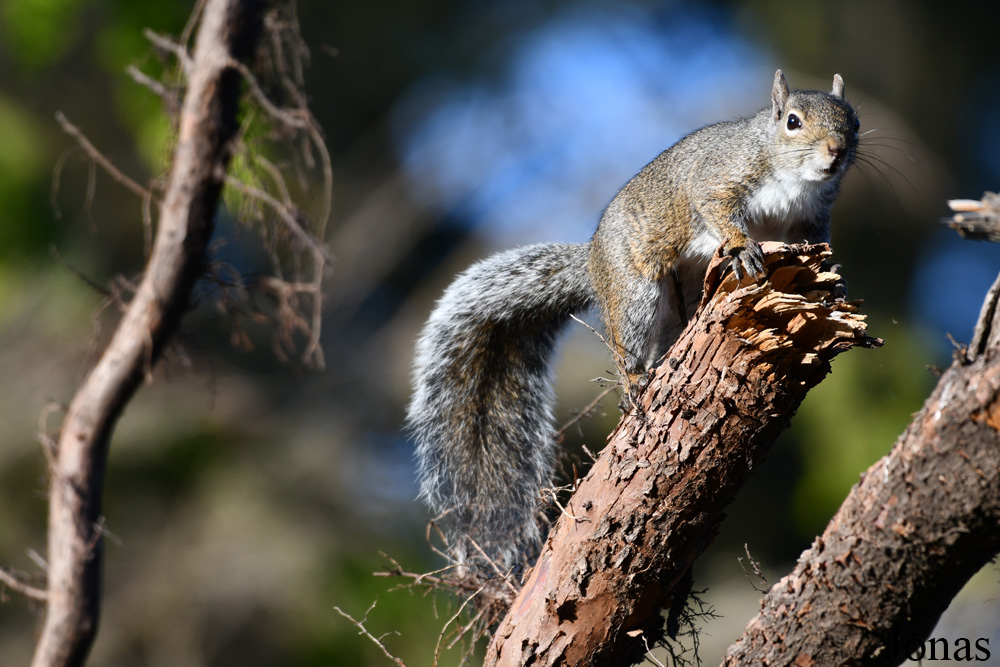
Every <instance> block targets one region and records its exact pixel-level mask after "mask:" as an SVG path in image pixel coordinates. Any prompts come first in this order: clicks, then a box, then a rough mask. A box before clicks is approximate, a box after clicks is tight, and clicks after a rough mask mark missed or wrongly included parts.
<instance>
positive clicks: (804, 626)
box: [724, 209, 1000, 667]
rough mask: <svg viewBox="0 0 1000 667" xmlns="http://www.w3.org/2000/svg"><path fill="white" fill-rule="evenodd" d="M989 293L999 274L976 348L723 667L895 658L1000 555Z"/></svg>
mask: <svg viewBox="0 0 1000 667" xmlns="http://www.w3.org/2000/svg"><path fill="white" fill-rule="evenodd" d="M966 210H967V209H966ZM994 220H995V219H994ZM998 298H1000V277H998V278H997V282H996V283H995V284H994V286H993V289H991V290H990V292H989V294H988V295H987V298H986V301H985V303H984V305H983V309H982V313H981V315H980V320H979V323H978V324H977V326H976V335H975V337H974V341H973V344H972V345H971V346H970V347H969V349H968V350H967V351H965V352H957V353H956V355H955V356H956V358H955V360H954V362H953V363H952V365H951V367H949V368H948V370H947V371H945V373H944V374H943V375H942V376H941V378H940V380H939V381H938V385H937V387H936V388H935V390H934V392H933V393H932V394H931V396H930V398H928V399H927V402H926V403H925V404H924V407H923V409H922V410H921V411H920V412H919V413H918V414H917V415H916V417H915V418H914V419H913V421H912V423H911V424H910V426H909V427H908V428H907V429H906V431H905V432H904V433H903V435H902V436H901V437H900V438H899V440H898V441H897V442H896V445H895V446H894V447H893V449H892V452H890V453H889V454H888V455H887V456H885V457H884V458H883V459H882V460H880V461H878V462H877V463H875V464H874V465H873V466H872V467H871V468H869V469H868V471H867V472H866V473H865V474H864V475H863V476H862V479H861V481H860V482H859V483H858V484H857V485H856V486H855V487H854V488H853V489H852V490H851V493H850V495H849V496H848V498H847V500H845V501H844V504H843V505H842V506H841V508H840V510H839V511H838V512H837V514H836V515H835V516H834V518H833V520H832V521H831V522H830V524H829V525H828V526H827V528H826V530H825V531H824V533H823V535H822V536H820V537H818V538H817V539H816V541H815V542H814V543H813V546H812V547H811V548H810V549H809V550H807V551H806V552H805V553H803V554H802V556H801V557H800V558H799V562H798V565H797V566H796V568H795V570H794V571H793V572H792V573H791V574H789V575H788V576H786V577H785V578H784V579H782V580H781V581H779V582H778V583H777V584H776V585H775V586H774V587H773V588H772V589H771V591H770V593H769V594H768V595H767V597H766V598H765V599H764V601H763V605H762V607H761V610H760V612H759V613H758V614H757V616H756V617H754V619H753V620H752V621H751V622H750V624H749V625H748V626H747V628H746V630H745V632H744V634H743V636H742V637H741V638H740V639H739V641H737V643H736V644H734V645H733V646H732V647H731V648H730V650H729V654H728V655H727V656H726V659H725V663H724V664H725V665H732V666H735V665H761V664H768V665H797V666H801V667H808V666H809V665H817V666H818V665H841V664H851V665H866V666H876V665H897V664H900V663H901V662H903V661H905V660H906V659H907V656H909V655H910V654H911V653H912V649H915V648H917V647H918V646H919V645H920V643H922V642H923V641H924V640H925V639H926V638H927V636H928V634H929V633H930V631H931V630H932V629H933V627H934V624H935V623H936V622H937V620H938V618H939V617H940V616H941V613H942V612H943V611H944V610H945V608H946V607H947V606H948V604H949V603H950V602H951V600H952V598H954V596H955V595H956V594H957V593H958V591H959V589H960V588H961V587H962V586H963V585H964V584H965V582H966V581H968V579H969V578H970V577H971V576H972V575H973V574H975V573H976V572H977V571H978V570H979V569H980V568H981V567H982V566H983V565H985V564H986V563H987V562H989V561H990V560H991V559H992V558H994V557H995V556H996V554H997V553H998V552H1000V456H998V452H1000V308H998V307H997V304H998Z"/></svg>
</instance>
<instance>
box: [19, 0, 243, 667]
mask: <svg viewBox="0 0 1000 667" xmlns="http://www.w3.org/2000/svg"><path fill="white" fill-rule="evenodd" d="M259 18H260V16H259V6H257V5H256V4H255V3H253V2H249V1H247V2H241V1H240V0H210V2H208V4H207V5H206V7H205V11H204V16H203V20H202V23H201V27H200V30H199V34H198V38H197V44H196V47H195V54H194V57H193V60H192V61H191V65H190V68H189V70H188V71H189V73H190V79H189V85H188V89H187V94H186V96H185V99H184V105H183V111H182V114H183V120H182V122H181V123H180V124H179V128H180V136H179V138H178V143H177V147H176V150H175V153H174V164H173V168H172V173H171V177H170V180H169V184H168V187H167V191H166V196H165V197H164V200H163V203H162V207H161V213H160V226H159V229H158V231H157V235H156V241H155V243H154V246H153V251H152V255H151V257H150V260H149V264H148V266H147V269H146V272H145V275H144V276H143V279H142V282H141V283H140V285H139V289H138V291H137V292H136V294H135V296H134V297H133V299H132V300H131V302H130V303H129V306H128V308H127V310H126V312H125V315H124V317H123V318H122V320H121V322H120V323H119V325H118V328H117V329H116V331H115V334H114V336H113V337H112V340H111V342H110V343H109V345H108V347H107V349H106V350H105V352H104V354H103V355H102V356H101V358H100V360H99V361H98V363H97V365H96V366H95V367H94V368H93V369H92V370H91V372H90V373H89V374H88V376H87V378H86V379H85V380H84V382H83V384H82V386H81V387H80V388H79V390H78V391H77V393H76V395H75V396H74V398H73V401H72V402H71V403H70V407H69V410H68V412H67V414H66V418H65V420H64V421H63V426H62V431H61V433H60V437H59V445H58V448H57V452H56V460H55V462H54V467H53V469H52V482H51V491H50V496H49V525H48V605H47V608H46V614H45V623H44V625H43V628H42V632H41V635H40V637H39V640H38V645H37V647H36V650H35V656H34V660H33V662H32V665H33V667H52V666H56V665H60V666H61V665H81V664H83V662H84V661H85V660H86V656H87V654H88V653H89V651H90V647H91V644H92V643H93V639H94V635H95V633H96V629H97V623H98V617H99V614H100V598H101V590H100V582H101V569H102V565H103V563H102V561H103V559H102V556H103V541H102V539H101V538H102V533H103V524H102V521H101V495H102V494H101V486H102V483H103V478H104V472H105V467H106V462H107V455H108V447H109V441H110V437H111V433H112V431H113V429H114V425H115V422H116V421H117V419H118V417H119V415H121V413H122V411H123V410H124V407H125V404H126V403H127V402H128V400H129V399H130V398H131V397H132V395H133V394H134V392H135V390H136V389H137V388H138V386H139V383H140V382H141V381H142V379H143V377H144V375H145V374H146V373H148V372H149V369H150V367H151V365H152V363H153V361H154V360H155V359H156V358H157V357H158V356H159V354H160V352H161V351H162V349H163V347H164V345H165V344H166V342H167V340H168V338H169V336H170V335H171V334H172V333H173V331H174V330H175V329H176V327H177V325H178V323H179V321H180V318H181V316H182V315H183V313H184V312H185V311H186V309H187V308H188V306H189V299H190V295H191V292H192V290H193V288H194V285H195V282H196V281H197V279H198V277H199V276H200V275H201V273H202V270H203V268H204V253H205V246H206V244H207V242H208V239H209V238H210V237H211V233H212V229H213V217H214V213H215V209H216V204H217V201H218V197H219V192H220V190H221V186H222V177H223V174H225V171H226V167H227V165H228V162H229V159H230V152H231V146H230V144H229V139H230V138H231V137H232V136H233V134H234V132H235V129H236V122H235V120H236V118H235V115H236V110H237V104H236V100H237V98H238V95H239V91H240V79H239V75H238V74H237V73H236V72H234V71H233V70H232V69H231V68H230V67H229V62H230V61H231V60H232V59H233V58H241V57H245V56H246V55H248V54H249V53H250V52H251V50H252V48H253V44H254V41H255V39H256V33H257V29H258V27H259ZM155 41H157V40H155V39H154V42H155ZM181 53H182V51H181ZM64 120H65V119H64V118H62V117H61V116H60V122H61V123H62V124H63V127H64V128H65V129H66V131H67V132H69V133H70V134H71V135H73V136H74V137H76V138H77V140H78V141H79V142H80V144H81V146H83V147H84V150H87V152H88V154H90V156H91V157H92V158H93V159H94V160H95V162H97V163H100V164H102V166H104V167H105V169H106V170H108V167H107V165H105V164H103V162H102V159H101V158H100V157H99V156H100V154H99V153H98V152H97V151H96V150H94V149H93V147H92V145H90V143H89V142H87V141H86V140H85V139H84V138H83V136H82V134H80V133H79V131H78V130H76V128H75V126H72V125H71V124H69V123H68V121H67V122H63V121H64ZM88 147H89V149H88ZM104 162H106V161H104ZM108 171H109V173H113V171H112V170H108ZM121 182H123V183H125V184H126V185H127V187H129V188H130V189H132V190H133V191H134V192H136V193H137V194H140V195H141V196H143V197H145V196H147V191H146V189H145V188H142V187H141V186H138V185H137V184H136V183H135V182H134V181H131V179H125V178H122V179H121Z"/></svg>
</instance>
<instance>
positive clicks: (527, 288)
mask: <svg viewBox="0 0 1000 667" xmlns="http://www.w3.org/2000/svg"><path fill="white" fill-rule="evenodd" d="M859 127H860V124H859V122H858V117H857V113H856V112H855V110H854V109H853V108H852V107H851V105H850V104H849V103H848V102H846V101H845V99H844V80H843V79H842V78H841V76H840V75H839V74H835V75H834V77H833V87H832V89H831V91H830V92H829V93H826V92H821V91H815V90H805V91H802V90H796V91H793V92H789V89H788V84H787V83H786V81H785V77H784V74H783V73H782V71H781V70H780V69H779V70H777V72H775V75H774V83H773V86H772V88H771V106H770V107H769V108H764V109H762V110H761V111H760V112H758V113H757V114H755V115H753V116H749V117H746V118H739V119H736V120H732V121H726V122H721V123H716V124H713V125H708V126H706V127H703V128H701V129H699V130H697V131H695V132H693V133H691V134H689V135H687V136H686V137H684V138H683V139H681V140H680V141H678V142H677V143H676V144H674V145H673V146H671V147H670V148H668V149H666V150H665V151H663V152H662V153H660V154H659V155H658V156H657V157H656V158H655V159H654V160H653V161H652V162H650V163H649V164H647V165H646V166H645V167H644V168H643V169H642V170H641V171H640V172H639V173H638V174H636V175H635V176H634V177H633V178H632V179H631V180H630V181H628V183H626V184H625V186H624V187H622V188H621V190H620V191H619V192H618V193H617V195H615V197H614V198H613V199H612V200H611V203H610V204H608V206H607V208H606V209H605V210H604V213H603V215H602V216H601V218H600V222H599V223H598V226H597V230H596V232H595V233H594V235H593V237H592V239H591V240H590V242H589V243H586V244H560V243H542V244H537V245H531V246H526V247H522V248H517V249H513V250H508V251H505V252H501V253H498V254H496V255H493V256H492V257H489V258H487V259H485V260H483V261H481V262H479V263H477V264H475V265H473V266H472V267H471V268H469V269H468V270H466V271H465V272H464V273H462V274H461V275H459V276H458V278H456V279H455V281H454V282H453V283H452V284H451V286H450V287H448V288H447V290H446V291H445V292H444V295H443V296H442V297H441V299H440V300H439V301H438V302H437V304H436V305H435V307H434V310H433V312H432V313H431V315H430V318H429V319H428V321H427V324H426V325H425V326H424V329H423V331H422V332H421V334H420V336H419V338H418V340H417V345H416V353H415V360H414V387H415V390H414V394H413V398H412V400H411V403H410V405H409V409H408V413H407V426H408V428H409V430H410V432H411V433H412V434H413V435H414V438H415V441H416V457H417V466H418V475H419V478H420V485H421V496H422V497H423V499H424V500H425V501H427V502H428V503H429V504H430V506H431V508H432V509H433V510H434V511H436V512H439V513H447V514H448V516H449V521H450V526H451V527H450V529H449V530H448V531H447V536H448V541H449V545H450V546H449V548H450V550H451V556H452V557H453V558H454V559H455V560H456V562H458V563H460V564H462V563H480V564H482V563H483V558H482V557H483V556H485V557H486V558H487V559H489V560H492V561H493V566H494V567H502V568H505V569H509V568H513V567H517V566H519V565H522V564H523V562H524V561H523V560H522V559H524V558H525V557H526V556H527V555H529V554H531V553H532V552H533V551H535V550H537V548H538V547H539V545H540V540H541V538H542V537H543V535H542V529H541V528H540V525H539V522H538V520H537V519H536V512H537V510H538V507H539V502H540V498H539V496H540V491H541V489H543V488H546V487H550V486H551V477H552V474H553V467H554V459H555V453H556V452H555V448H556V443H555V436H554V432H553V426H552V424H553V414H552V412H553V405H554V402H555V397H554V391H553V387H552V382H551V371H550V368H549V365H550V358H551V356H552V352H553V348H554V346H555V343H556V340H557V337H558V335H559V333H560V332H561V330H562V329H563V327H564V325H565V324H566V323H567V322H568V321H569V319H570V317H571V316H572V315H573V314H575V313H578V312H580V311H583V310H586V309H587V308H589V307H591V306H596V307H598V308H599V309H600V310H601V312H602V314H603V319H604V322H605V325H606V328H607V332H608V334H609V336H608V338H609V344H610V346H611V348H612V352H613V353H614V355H615V363H616V365H617V367H618V372H619V375H620V377H621V379H622V381H623V383H624V384H625V387H626V396H628V394H629V392H630V391H631V390H632V389H634V388H635V387H637V386H638V387H641V386H642V385H643V384H644V383H645V381H647V380H646V377H647V373H648V371H649V370H650V369H651V368H652V367H653V366H654V365H655V364H656V363H657V361H658V360H659V359H660V358H661V357H662V356H663V355H664V354H665V353H666V351H667V350H668V349H669V346H670V345H671V344H672V343H673V342H674V341H675V340H676V339H677V337H678V336H679V335H680V332H681V330H682V329H683V327H684V326H685V325H686V319H687V313H689V312H693V310H694V308H695V307H696V305H697V303H698V300H699V299H700V297H701V290H702V279H703V277H704V274H705V271H706V268H707V264H708V261H709V259H710V258H711V257H712V255H713V254H714V253H715V252H716V250H717V248H718V247H719V246H720V245H722V248H723V251H724V252H725V253H726V254H728V255H729V256H730V257H731V266H732V269H733V271H734V272H735V274H736V276H737V278H738V279H740V281H741V282H742V281H743V280H744V279H745V278H750V279H757V278H759V277H761V276H762V275H763V272H764V263H763V256H762V253H761V249H760V246H759V244H758V241H761V240H792V241H806V242H808V243H828V242H829V240H830V208H831V206H832V205H833V203H834V200H835V199H836V197H837V195H838V193H839V190H840V182H841V179H842V177H843V175H844V173H845V172H846V171H847V169H848V167H850V165H851V164H852V163H853V162H854V159H855V154H856V151H857V147H858V129H859ZM723 244H724V245H723ZM477 547H478V548H477Z"/></svg>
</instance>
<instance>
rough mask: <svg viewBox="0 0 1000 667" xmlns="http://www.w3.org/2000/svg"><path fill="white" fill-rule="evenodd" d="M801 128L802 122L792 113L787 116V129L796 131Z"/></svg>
mask: <svg viewBox="0 0 1000 667" xmlns="http://www.w3.org/2000/svg"><path fill="white" fill-rule="evenodd" d="M800 127H802V121H801V120H799V117H798V116H796V115H795V114H793V113H790V114H788V129H789V130H797V129H799V128H800Z"/></svg>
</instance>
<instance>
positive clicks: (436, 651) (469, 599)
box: [434, 582, 489, 667]
mask: <svg viewBox="0 0 1000 667" xmlns="http://www.w3.org/2000/svg"><path fill="white" fill-rule="evenodd" d="M488 583H489V582H486V583H484V584H483V585H482V586H480V587H479V589H478V590H476V592H475V593H473V594H472V595H470V596H469V597H467V598H465V600H463V601H462V604H461V605H459V607H458V611H456V612H455V613H454V614H452V616H451V618H449V619H448V620H447V621H445V624H444V627H442V628H441V633H440V634H438V640H437V646H435V647H434V667H437V664H438V661H439V660H440V659H441V641H442V640H443V639H444V633H445V631H446V630H447V629H448V626H449V625H451V624H452V623H454V622H455V621H456V620H458V617H459V616H461V615H462V612H463V611H465V608H466V607H467V606H468V605H469V603H470V602H472V601H473V600H474V599H475V598H476V596H478V595H479V594H480V593H482V592H483V589H485V588H486V586H487V584H488Z"/></svg>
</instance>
